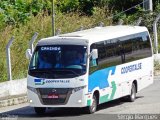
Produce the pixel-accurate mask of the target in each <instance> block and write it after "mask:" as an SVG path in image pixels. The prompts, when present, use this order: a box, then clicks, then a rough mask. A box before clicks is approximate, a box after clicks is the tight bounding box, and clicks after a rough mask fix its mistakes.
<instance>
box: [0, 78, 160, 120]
mask: <svg viewBox="0 0 160 120" xmlns="http://www.w3.org/2000/svg"><path fill="white" fill-rule="evenodd" d="M1 119H2V120H17V119H18V120H21V119H22V120H23V119H27V120H28V119H38V120H160V80H158V79H156V80H155V81H154V84H152V85H150V86H149V87H147V88H145V89H143V90H142V91H140V92H139V93H138V94H137V98H136V101H135V102H132V103H131V102H123V101H122V100H120V99H118V100H115V101H111V102H108V103H105V104H102V105H100V106H99V107H98V111H97V112H96V113H94V114H85V113H84V111H83V109H78V108H77V109H73V108H65V109H64V108H63V109H48V110H47V113H46V114H45V115H41V116H38V115H36V114H35V113H34V110H33V108H31V107H29V106H28V104H21V105H16V106H10V107H5V108H0V120H1Z"/></svg>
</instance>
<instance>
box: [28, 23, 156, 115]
mask: <svg viewBox="0 0 160 120" xmlns="http://www.w3.org/2000/svg"><path fill="white" fill-rule="evenodd" d="M28 51H29V50H28ZM29 55H30V56H29ZM31 56H32V57H31ZM28 57H30V58H31V61H30V65H29V70H28V77H27V79H28V80H27V89H28V98H29V101H30V106H32V107H34V109H35V112H36V113H37V114H42V113H45V111H46V108H50V107H52V108H56V107H58V108H61V107H62V108H63V107H84V108H85V110H87V112H88V113H94V112H95V111H96V109H97V105H98V104H102V103H105V102H108V101H111V100H114V99H118V98H122V97H125V98H126V100H128V101H131V102H133V101H134V100H135V99H136V93H137V92H138V91H140V90H141V89H143V88H145V87H147V86H148V85H150V84H152V83H153V50H152V42H151V39H150V35H149V32H148V30H147V28H146V27H140V26H108V27H96V28H92V29H87V30H82V31H78V32H73V33H68V34H62V35H58V36H54V37H49V38H44V39H42V40H40V41H39V42H38V43H37V45H36V48H35V50H34V53H33V55H31V54H29V52H28Z"/></svg>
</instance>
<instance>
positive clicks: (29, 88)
mask: <svg viewBox="0 0 160 120" xmlns="http://www.w3.org/2000/svg"><path fill="white" fill-rule="evenodd" d="M27 89H28V90H30V91H32V92H34V93H36V94H37V90H36V89H35V88H33V87H30V86H27Z"/></svg>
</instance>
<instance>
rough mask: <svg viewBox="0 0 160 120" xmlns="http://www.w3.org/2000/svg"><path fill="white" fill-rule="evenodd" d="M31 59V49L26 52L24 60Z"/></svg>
mask: <svg viewBox="0 0 160 120" xmlns="http://www.w3.org/2000/svg"><path fill="white" fill-rule="evenodd" d="M31 57H32V53H31V49H27V50H26V58H27V59H28V60H29V59H31Z"/></svg>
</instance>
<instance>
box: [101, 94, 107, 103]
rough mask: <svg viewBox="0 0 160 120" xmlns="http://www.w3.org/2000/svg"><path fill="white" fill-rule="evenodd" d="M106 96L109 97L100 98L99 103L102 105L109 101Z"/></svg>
mask: <svg viewBox="0 0 160 120" xmlns="http://www.w3.org/2000/svg"><path fill="white" fill-rule="evenodd" d="M108 96H109V94H107V95H104V96H102V97H100V100H99V102H100V103H104V102H107V101H109V99H108Z"/></svg>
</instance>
